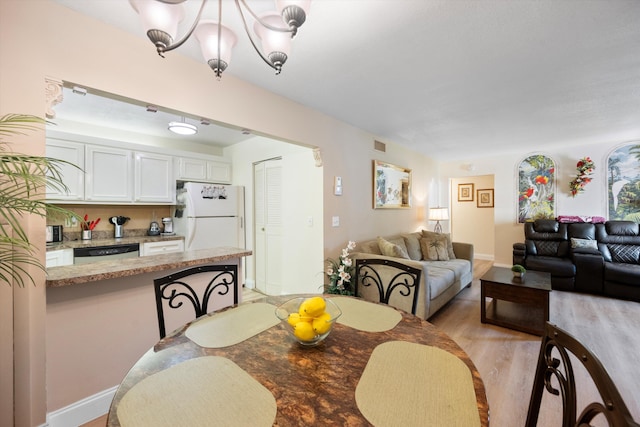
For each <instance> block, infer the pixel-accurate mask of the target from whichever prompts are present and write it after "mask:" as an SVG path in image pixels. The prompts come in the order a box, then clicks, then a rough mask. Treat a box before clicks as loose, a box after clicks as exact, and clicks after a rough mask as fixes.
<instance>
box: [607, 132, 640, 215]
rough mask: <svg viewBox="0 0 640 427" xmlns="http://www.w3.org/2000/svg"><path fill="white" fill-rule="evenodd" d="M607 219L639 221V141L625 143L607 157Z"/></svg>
mask: <svg viewBox="0 0 640 427" xmlns="http://www.w3.org/2000/svg"><path fill="white" fill-rule="evenodd" d="M607 201H608V214H609V220H625V221H635V222H640V143H638V142H635V143H633V144H626V145H623V146H621V147H618V148H616V149H615V150H613V151H612V152H611V153H610V154H609V157H608V158H607Z"/></svg>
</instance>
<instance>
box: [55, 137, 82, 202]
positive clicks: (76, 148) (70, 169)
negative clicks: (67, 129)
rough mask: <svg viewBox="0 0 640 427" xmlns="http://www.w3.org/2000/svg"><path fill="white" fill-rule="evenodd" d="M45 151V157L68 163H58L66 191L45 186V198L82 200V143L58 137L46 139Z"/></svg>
mask: <svg viewBox="0 0 640 427" xmlns="http://www.w3.org/2000/svg"><path fill="white" fill-rule="evenodd" d="M46 152H47V157H51V158H54V159H58V160H64V161H66V162H69V163H70V164H62V165H60V173H61V174H62V182H64V183H65V185H66V186H67V191H62V190H61V189H57V188H50V187H47V199H51V200H64V201H82V200H84V144H80V143H77V142H71V141H63V140H59V139H47V151H46ZM74 165H75V166H74ZM76 166H77V167H76Z"/></svg>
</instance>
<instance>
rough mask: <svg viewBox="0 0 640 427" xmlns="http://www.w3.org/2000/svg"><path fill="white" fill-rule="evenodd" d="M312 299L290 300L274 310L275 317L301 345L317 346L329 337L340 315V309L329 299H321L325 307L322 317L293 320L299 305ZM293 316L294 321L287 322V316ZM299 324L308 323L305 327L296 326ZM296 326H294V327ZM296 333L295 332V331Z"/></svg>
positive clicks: (304, 317)
mask: <svg viewBox="0 0 640 427" xmlns="http://www.w3.org/2000/svg"><path fill="white" fill-rule="evenodd" d="M310 298H312V297H299V298H293V299H290V300H289V301H287V302H284V303H282V304H281V305H280V306H278V308H276V316H277V317H278V319H280V320H281V321H282V324H283V325H284V327H285V328H286V329H287V331H288V332H289V335H291V336H292V337H293V338H294V339H295V340H296V341H298V342H299V343H300V344H302V345H306V346H314V345H318V344H320V343H321V342H322V340H324V339H325V338H326V337H328V336H329V334H330V333H331V329H332V328H333V324H334V323H335V321H336V320H337V319H338V317H340V315H342V311H341V310H340V308H339V307H338V306H337V305H336V304H335V303H334V302H333V301H331V299H329V298H323V297H320V298H322V299H323V300H324V302H325V304H326V306H325V309H324V313H325V315H323V316H316V317H310V316H303V319H302V320H300V319H297V318H295V317H296V316H298V315H299V314H300V305H301V304H302V303H303V302H304V301H305V300H308V299H310ZM292 314H293V317H294V319H292V321H291V322H290V321H289V316H290V315H292ZM299 322H305V323H308V324H309V326H307V325H297V323H299ZM294 324H296V326H294ZM297 328H298V331H297V332H296V329H297Z"/></svg>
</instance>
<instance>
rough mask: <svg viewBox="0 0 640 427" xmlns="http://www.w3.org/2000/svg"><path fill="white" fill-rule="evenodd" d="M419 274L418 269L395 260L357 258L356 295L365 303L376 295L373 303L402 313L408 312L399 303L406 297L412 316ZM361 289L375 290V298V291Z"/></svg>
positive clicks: (418, 284) (416, 299)
mask: <svg viewBox="0 0 640 427" xmlns="http://www.w3.org/2000/svg"><path fill="white" fill-rule="evenodd" d="M421 274H422V271H421V270H419V269H417V268H413V267H409V266H407V265H405V264H402V263H400V262H396V261H391V260H386V259H378V258H371V259H357V260H356V289H355V290H356V296H360V297H364V298H365V299H369V300H375V296H377V297H378V298H377V301H379V302H381V303H384V304H389V305H392V306H394V307H396V308H399V309H402V310H405V311H408V310H407V307H408V305H407V304H401V303H399V302H400V301H402V299H407V298H409V302H410V305H411V314H416V308H417V304H418V290H419V286H420V276H421ZM365 288H371V289H374V290H377V295H376V292H375V291H373V292H367V291H366V290H365ZM394 292H395V294H394ZM398 294H399V295H400V297H398ZM405 297H406V298H405ZM390 301H391V303H390Z"/></svg>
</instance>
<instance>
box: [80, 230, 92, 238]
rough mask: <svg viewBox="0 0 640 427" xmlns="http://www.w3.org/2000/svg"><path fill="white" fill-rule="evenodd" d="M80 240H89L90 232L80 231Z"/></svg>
mask: <svg viewBox="0 0 640 427" xmlns="http://www.w3.org/2000/svg"><path fill="white" fill-rule="evenodd" d="M82 240H91V230H82Z"/></svg>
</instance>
